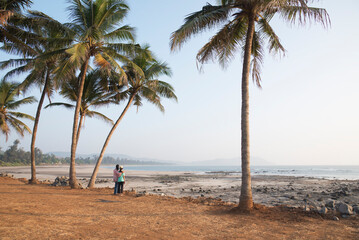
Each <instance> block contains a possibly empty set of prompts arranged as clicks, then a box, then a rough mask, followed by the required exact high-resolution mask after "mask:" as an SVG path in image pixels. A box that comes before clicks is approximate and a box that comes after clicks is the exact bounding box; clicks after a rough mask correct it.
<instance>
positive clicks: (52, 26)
mask: <svg viewBox="0 0 359 240" xmlns="http://www.w3.org/2000/svg"><path fill="white" fill-rule="evenodd" d="M18 28H19V29H21V30H23V31H26V32H27V33H30V34H32V36H33V39H32V41H31V43H30V44H28V46H29V47H31V49H33V52H32V54H31V55H30V54H28V55H29V56H28V57H27V58H20V59H10V60H7V61H4V62H0V69H5V68H8V67H14V66H15V67H16V68H15V69H12V70H11V71H9V72H8V73H7V74H6V75H5V77H4V78H5V79H7V78H10V77H13V76H15V75H20V74H24V73H28V75H27V76H26V78H25V80H24V81H23V83H22V84H21V87H22V90H23V91H25V90H27V89H28V88H29V87H31V86H33V85H37V86H38V87H39V88H40V89H41V90H42V93H41V97H40V100H39V103H38V107H37V111H36V117H35V122H34V126H33V131H32V137H31V179H30V181H29V182H30V183H34V184H35V183H37V179H36V167H35V141H36V135H37V129H38V125H39V120H40V115H41V109H42V105H43V103H44V99H45V96H46V95H47V96H48V98H49V99H50V97H51V95H52V93H53V90H54V89H55V88H57V87H58V83H55V82H54V81H53V80H54V70H55V68H56V66H57V65H58V62H59V60H60V59H63V58H65V57H66V56H65V55H64V54H62V55H61V54H57V55H53V56H51V57H48V58H41V57H39V56H41V55H42V54H44V53H46V52H50V51H54V50H56V49H58V48H62V47H65V46H67V45H69V44H70V43H71V41H72V38H71V34H72V32H71V31H70V30H69V29H67V28H66V27H65V26H64V25H63V24H61V23H59V22H58V21H56V20H54V19H52V18H51V17H49V16H48V15H46V14H44V13H41V12H36V11H29V12H28V15H27V16H26V17H23V21H22V22H21V23H20V24H18ZM21 47H22V46H20V47H19V45H18V44H17V43H16V42H15V43H8V44H6V45H4V46H2V47H1V48H0V49H1V50H4V51H6V52H7V53H11V54H14V53H15V54H16V53H17V54H20V55H22V54H23V52H22V51H19V48H20V49H21Z"/></svg>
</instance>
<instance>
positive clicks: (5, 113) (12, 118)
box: [0, 80, 36, 141]
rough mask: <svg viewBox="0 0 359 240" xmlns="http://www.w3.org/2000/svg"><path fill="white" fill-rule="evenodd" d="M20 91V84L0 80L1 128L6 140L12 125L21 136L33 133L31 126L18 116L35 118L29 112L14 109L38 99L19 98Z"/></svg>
mask: <svg viewBox="0 0 359 240" xmlns="http://www.w3.org/2000/svg"><path fill="white" fill-rule="evenodd" d="M18 93H19V84H16V83H10V82H7V81H5V80H2V81H1V82H0V129H1V133H3V134H4V135H5V137H6V141H7V139H8V136H9V134H10V127H12V128H14V129H15V130H16V132H17V133H19V134H20V135H21V136H24V133H25V132H29V133H31V130H30V128H29V127H28V126H27V125H26V124H25V123H24V122H22V121H21V120H19V119H18V118H25V119H30V120H34V118H33V117H32V116H30V115H28V114H25V113H22V112H15V111H13V110H16V109H18V108H19V107H20V106H22V105H24V104H29V103H33V102H36V100H35V98H34V97H26V98H23V99H20V100H17V99H16V98H17V94H18Z"/></svg>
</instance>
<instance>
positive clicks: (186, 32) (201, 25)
mask: <svg viewBox="0 0 359 240" xmlns="http://www.w3.org/2000/svg"><path fill="white" fill-rule="evenodd" d="M230 10H231V9H230V8H229V7H227V6H222V5H220V6H212V5H210V4H209V3H207V5H206V6H204V7H203V8H202V10H200V11H198V12H194V13H192V14H190V15H188V16H187V17H186V18H185V23H184V24H183V25H182V26H181V27H180V28H179V29H178V30H176V31H175V32H173V33H172V34H171V37H170V46H171V51H175V50H177V49H180V48H181V47H182V45H183V44H184V43H185V42H186V41H187V40H188V39H190V37H192V36H193V35H195V34H198V33H201V32H203V31H205V30H209V29H212V28H213V27H215V26H217V25H218V24H220V23H223V22H224V21H226V20H227V18H228V16H229V13H230Z"/></svg>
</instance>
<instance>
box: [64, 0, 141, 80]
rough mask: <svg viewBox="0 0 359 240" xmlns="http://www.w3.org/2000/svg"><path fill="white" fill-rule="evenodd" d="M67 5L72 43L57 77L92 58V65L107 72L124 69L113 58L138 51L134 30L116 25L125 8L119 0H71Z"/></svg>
mask: <svg viewBox="0 0 359 240" xmlns="http://www.w3.org/2000/svg"><path fill="white" fill-rule="evenodd" d="M70 3H71V5H70V7H69V8H68V11H69V13H70V14H69V16H70V18H71V19H72V22H71V23H68V24H65V25H66V26H67V27H69V28H70V29H71V30H72V32H73V33H74V38H73V40H74V43H73V45H72V46H71V47H70V48H68V49H67V50H66V53H67V54H69V56H70V57H69V59H68V60H66V61H64V62H63V64H62V65H61V66H60V67H59V68H58V74H59V76H69V75H71V74H72V73H71V72H70V69H74V68H75V69H81V67H82V65H83V63H84V62H85V60H86V59H88V58H90V57H94V64H95V66H97V67H99V68H101V69H102V70H106V71H107V72H108V73H110V72H111V71H112V70H113V69H115V71H117V72H119V73H122V76H121V77H122V78H124V77H125V75H124V72H123V70H122V68H121V66H120V65H119V63H118V62H117V61H120V62H129V59H128V57H127V56H129V55H131V54H134V52H136V51H138V50H139V49H140V48H139V45H136V44H134V43H133V41H134V29H133V28H132V27H130V26H128V25H123V26H120V25H119V24H121V23H122V22H123V20H124V18H125V16H126V14H127V13H128V10H129V7H128V6H127V5H126V3H125V1H123V0H94V1H88V0H71V1H70Z"/></svg>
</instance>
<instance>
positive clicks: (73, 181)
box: [69, 57, 90, 188]
mask: <svg viewBox="0 0 359 240" xmlns="http://www.w3.org/2000/svg"><path fill="white" fill-rule="evenodd" d="M89 59H90V57H87V58H86V60H85V62H84V64H83V65H82V69H81V73H80V82H79V89H78V95H77V96H78V98H77V102H76V108H75V113H74V124H73V127H72V142H71V163H70V174H69V175H70V187H71V188H79V185H78V183H77V179H76V169H75V158H76V147H77V130H78V129H77V128H78V120H79V114H80V108H81V101H82V94H83V90H84V84H85V78H86V72H87V68H88V64H89Z"/></svg>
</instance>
